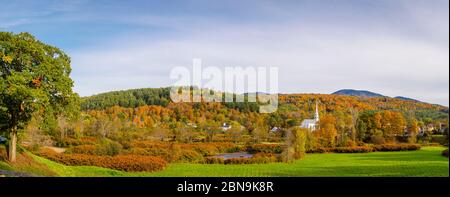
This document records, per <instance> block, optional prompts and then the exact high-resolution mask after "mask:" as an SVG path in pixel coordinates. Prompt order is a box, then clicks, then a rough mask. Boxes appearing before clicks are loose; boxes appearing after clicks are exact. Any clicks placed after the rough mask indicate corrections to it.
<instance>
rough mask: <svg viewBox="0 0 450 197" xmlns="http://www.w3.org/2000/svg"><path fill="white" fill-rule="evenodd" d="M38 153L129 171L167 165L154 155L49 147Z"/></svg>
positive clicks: (77, 163)
mask: <svg viewBox="0 0 450 197" xmlns="http://www.w3.org/2000/svg"><path fill="white" fill-rule="evenodd" d="M38 155H40V156H42V157H45V158H47V159H50V160H52V161H56V162H58V163H62V164H65V165H69V166H98V167H104V168H110V169H115V170H122V171H127V172H140V171H158V170H162V169H164V168H165V166H166V165H167V162H166V161H165V160H164V159H162V158H159V157H153V156H138V155H117V156H95V155H86V154H58V153H55V152H53V151H52V150H49V149H43V150H41V151H40V152H39V153H38Z"/></svg>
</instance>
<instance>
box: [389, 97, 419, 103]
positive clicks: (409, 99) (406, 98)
mask: <svg viewBox="0 0 450 197" xmlns="http://www.w3.org/2000/svg"><path fill="white" fill-rule="evenodd" d="M394 98H396V99H401V100H405V101H415V102H421V101H419V100H416V99H412V98H408V97H404V96H396V97H394Z"/></svg>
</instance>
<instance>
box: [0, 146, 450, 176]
mask: <svg viewBox="0 0 450 197" xmlns="http://www.w3.org/2000/svg"><path fill="white" fill-rule="evenodd" d="M443 149H444V148H442V147H424V148H422V149H421V150H419V151H406V152H374V153H353V154H336V153H335V154H308V155H307V156H306V158H304V159H302V160H298V161H295V162H293V163H271V164H247V165H221V164H213V165H212V164H171V165H169V166H168V167H167V169H165V170H163V171H159V172H155V173H128V172H121V171H116V170H110V169H104V168H98V167H89V166H78V167H77V166H64V165H61V164H58V163H55V162H52V161H49V160H47V159H43V158H40V157H37V156H32V157H33V158H34V160H36V161H37V162H38V163H40V164H43V165H42V166H46V168H47V169H46V170H45V173H43V172H42V173H39V169H32V167H30V168H29V169H26V171H31V172H34V173H35V174H42V175H49V173H50V175H51V174H53V175H56V176H149V177H152V176H158V177H196V176H197V177H210V176H218V177H225V176H226V177H252V176H256V177H264V176H269V177H271V176H275V177H277V176H282V177H284V176H449V161H448V158H446V157H443V156H441V151H442V150H443ZM1 168H4V169H5V168H7V169H10V170H11V169H14V167H11V166H8V164H6V163H4V162H3V163H2V162H0V169H1ZM41 168H42V167H41ZM22 171H23V170H22ZM49 171H51V172H49Z"/></svg>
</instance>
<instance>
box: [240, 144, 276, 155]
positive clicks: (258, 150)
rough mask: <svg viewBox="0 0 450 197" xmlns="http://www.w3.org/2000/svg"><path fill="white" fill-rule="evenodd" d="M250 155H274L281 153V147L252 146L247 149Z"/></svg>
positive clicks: (271, 145) (267, 145)
mask: <svg viewBox="0 0 450 197" xmlns="http://www.w3.org/2000/svg"><path fill="white" fill-rule="evenodd" d="M248 152H251V153H275V154H280V153H281V152H283V146H282V145H280V144H254V145H252V146H250V147H249V148H248Z"/></svg>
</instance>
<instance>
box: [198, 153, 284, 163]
mask: <svg viewBox="0 0 450 197" xmlns="http://www.w3.org/2000/svg"><path fill="white" fill-rule="evenodd" d="M279 161H280V158H279V156H277V155H275V154H271V153H257V154H255V155H253V157H251V158H231V159H223V158H218V157H207V158H206V159H205V161H204V163H205V164H261V163H273V162H279Z"/></svg>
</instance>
